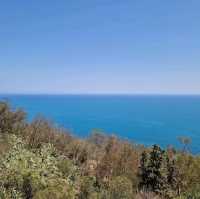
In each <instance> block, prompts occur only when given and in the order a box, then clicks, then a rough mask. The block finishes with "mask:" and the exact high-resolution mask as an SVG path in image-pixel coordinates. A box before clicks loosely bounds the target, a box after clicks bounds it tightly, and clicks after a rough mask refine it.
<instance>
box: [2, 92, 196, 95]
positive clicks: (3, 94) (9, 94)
mask: <svg viewBox="0 0 200 199" xmlns="http://www.w3.org/2000/svg"><path fill="white" fill-rule="evenodd" d="M0 95H108V96H111V95H132V96H133V95H148V96H150V95H160V96H162V95H163V96H170V95H171V96H172V95H174V96H200V93H45V92H44V93H14V92H13V93H1V92H0Z"/></svg>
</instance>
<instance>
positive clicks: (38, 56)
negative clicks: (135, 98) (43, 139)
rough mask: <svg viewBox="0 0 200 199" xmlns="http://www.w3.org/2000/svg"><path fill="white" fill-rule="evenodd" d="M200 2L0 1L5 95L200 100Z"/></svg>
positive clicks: (0, 76) (0, 75) (0, 85)
mask: <svg viewBox="0 0 200 199" xmlns="http://www.w3.org/2000/svg"><path fill="white" fill-rule="evenodd" d="M199 10H200V1H199V0H167V1H161V0H76V1H70V0H58V1H55V0H42V1H41V0H30V1H27V0H20V1H19V0H6V1H3V0H0V93H24V94H26V93H27V94H29V93H30V94H42V93H44V94H67V93H72V94H78V93H86V94H88V93H89V94H92V93H94V94H99V93H104V94H115V93H122V94H123V93H124V94H200V12H199Z"/></svg>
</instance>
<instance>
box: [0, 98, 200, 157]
mask: <svg viewBox="0 0 200 199" xmlns="http://www.w3.org/2000/svg"><path fill="white" fill-rule="evenodd" d="M0 100H6V101H8V102H9V103H10V104H11V106H12V108H13V109H15V108H22V109H24V111H25V112H26V113H27V118H28V119H27V120H28V121H32V120H33V119H34V118H35V117H37V116H44V117H46V118H47V119H49V120H50V121H53V122H54V123H55V125H57V126H59V127H62V128H66V129H67V130H69V131H70V132H71V133H72V134H74V135H75V136H79V137H82V138H85V137H87V136H89V135H90V134H91V133H92V132H94V131H101V132H103V133H105V134H109V135H111V134H113V135H116V136H118V137H120V138H122V139H128V140H129V141H130V142H133V143H136V144H143V145H145V146H151V145H153V144H159V145H160V146H162V147H167V146H169V145H170V146H174V147H176V148H178V149H181V144H180V143H179V141H178V138H179V137H181V136H185V137H188V138H190V139H191V144H190V146H189V150H190V151H191V152H192V153H194V154H199V153H200V96H198V95H14V94H1V95H0Z"/></svg>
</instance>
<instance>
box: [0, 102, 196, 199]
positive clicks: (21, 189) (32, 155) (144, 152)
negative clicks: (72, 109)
mask: <svg viewBox="0 0 200 199" xmlns="http://www.w3.org/2000/svg"><path fill="white" fill-rule="evenodd" d="M25 116H26V114H25V113H24V112H23V111H21V110H11V108H10V107H9V106H8V104H7V103H4V102H1V103H0V199H32V198H33V199H151V198H152V199H153V198H155V199H156V198H157V199H161V198H166V199H171V198H174V199H199V198H200V157H199V156H194V155H192V154H190V153H189V150H187V149H188V144H189V142H190V141H189V139H185V138H180V141H181V142H182V143H183V144H184V147H183V150H181V151H177V150H175V149H173V148H168V149H165V150H163V149H161V148H160V147H159V146H157V145H154V146H152V147H150V148H145V147H143V146H140V145H136V144H132V143H130V142H128V141H126V140H120V139H118V138H117V137H115V136H106V135H104V134H103V133H101V132H99V131H95V132H93V133H92V134H91V136H90V137H89V138H87V139H79V138H75V137H73V136H71V135H70V134H69V133H68V132H66V130H63V129H59V128H57V127H55V126H54V125H53V124H51V123H50V122H48V121H47V120H45V119H44V118H36V119H35V120H34V121H32V122H31V123H28V122H26V118H25Z"/></svg>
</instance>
